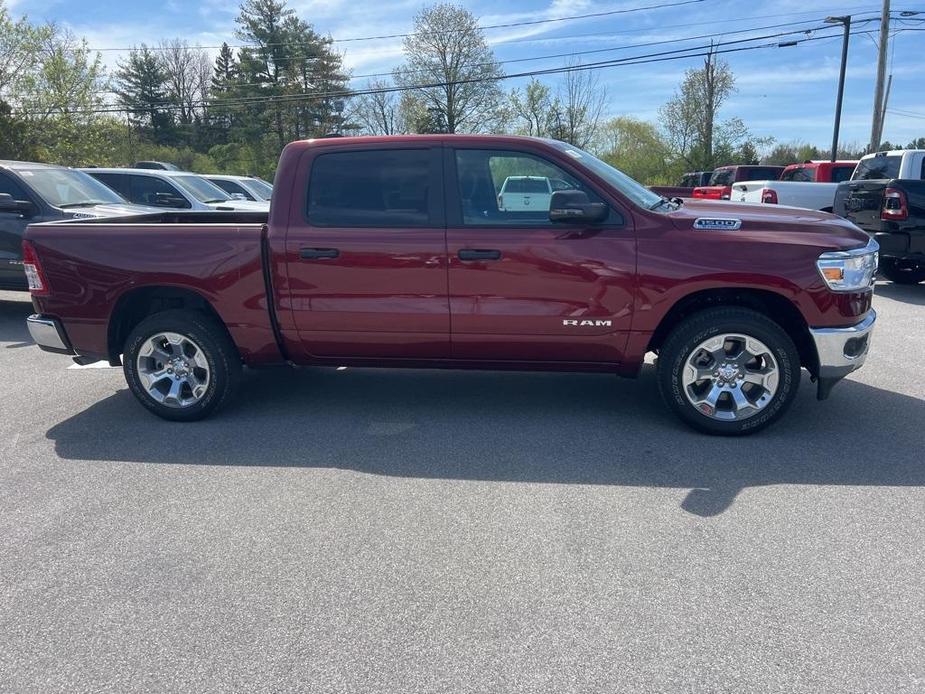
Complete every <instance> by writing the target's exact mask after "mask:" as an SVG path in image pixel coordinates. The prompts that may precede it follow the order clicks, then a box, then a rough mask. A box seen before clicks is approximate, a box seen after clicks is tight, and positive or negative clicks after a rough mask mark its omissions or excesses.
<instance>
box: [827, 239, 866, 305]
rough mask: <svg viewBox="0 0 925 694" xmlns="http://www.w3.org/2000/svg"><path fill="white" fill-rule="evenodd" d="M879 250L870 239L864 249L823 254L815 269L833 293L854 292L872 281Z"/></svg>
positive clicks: (864, 287)
mask: <svg viewBox="0 0 925 694" xmlns="http://www.w3.org/2000/svg"><path fill="white" fill-rule="evenodd" d="M879 250H880V246H879V244H878V243H877V242H876V241H874V240H873V239H871V240H870V243H868V244H867V245H866V246H865V247H864V248H856V249H854V250H851V251H830V252H828V253H823V254H822V255H820V256H819V260H817V261H816V267H817V268H819V274H820V275H822V279H824V280H825V283H826V284H827V285H829V289H831V290H832V291H833V292H856V291H858V290H861V289H867V287H869V286H870V285H871V282H873V281H874V273H876V272H877V259H878V256H879V253H878V251H879Z"/></svg>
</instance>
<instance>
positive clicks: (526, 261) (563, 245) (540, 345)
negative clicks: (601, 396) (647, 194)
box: [445, 147, 636, 363]
mask: <svg viewBox="0 0 925 694" xmlns="http://www.w3.org/2000/svg"><path fill="white" fill-rule="evenodd" d="M575 155H576V156H580V154H579V153H578V152H577V151H576V153H575ZM445 161H446V171H447V172H448V173H447V177H448V196H447V221H448V226H447V256H448V260H449V295H450V318H451V324H452V329H451V340H452V354H453V357H454V358H457V359H479V360H498V361H518V362H524V361H541V362H602V363H603V362H607V363H619V362H620V361H622V357H623V350H624V348H625V345H626V340H627V337H628V333H629V330H630V321H631V319H632V308H633V286H634V278H635V266H636V244H635V239H634V236H633V230H632V225H631V218H630V217H629V215H628V214H627V213H626V212H625V211H621V210H619V209H617V207H616V206H615V205H614V204H613V203H612V202H611V203H610V206H611V212H610V216H609V218H608V219H607V220H606V221H605V222H602V223H600V224H596V225H570V224H562V223H553V222H551V221H550V220H549V202H550V196H545V197H544V198H543V199H542V203H543V204H542V205H539V206H532V202H533V201H534V200H539V199H540V196H535V197H534V198H531V206H527V205H524V204H522V203H523V201H522V200H520V199H513V200H512V202H510V203H509V200H508V199H509V198H510V197H511V196H509V195H501V191H502V190H503V189H505V184H507V188H508V189H510V188H511V187H512V184H516V186H520V185H523V182H524V181H529V182H531V185H537V186H539V185H542V186H543V187H544V188H546V189H548V190H551V191H556V190H565V189H579V190H583V191H584V192H586V193H587V194H588V196H589V198H591V200H592V201H604V198H603V196H601V195H600V194H599V193H598V192H597V191H595V190H594V189H593V188H592V187H591V186H590V185H589V184H587V183H586V182H585V181H584V180H583V179H582V178H581V175H580V173H579V171H578V170H576V169H575V168H573V167H569V166H568V165H567V164H565V163H556V162H553V161H550V160H549V159H548V158H545V157H543V156H542V155H538V154H534V153H530V152H528V151H513V150H487V149H467V148H462V147H457V148H455V149H448V150H447V155H446V160H445Z"/></svg>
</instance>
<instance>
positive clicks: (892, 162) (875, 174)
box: [851, 154, 902, 181]
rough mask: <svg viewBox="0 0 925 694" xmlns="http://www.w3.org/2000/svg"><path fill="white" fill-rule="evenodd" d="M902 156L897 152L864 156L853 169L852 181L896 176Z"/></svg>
mask: <svg viewBox="0 0 925 694" xmlns="http://www.w3.org/2000/svg"><path fill="white" fill-rule="evenodd" d="M901 162H902V157H901V156H900V155H898V154H889V155H887V154H878V155H876V156H873V157H864V158H863V159H861V161H859V162H858V167H857V168H856V169H855V170H854V175H853V176H852V177H851V180H852V181H866V180H878V179H884V178H897V177H898V176H899V165H900V163H901Z"/></svg>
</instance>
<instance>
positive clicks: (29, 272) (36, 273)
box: [22, 240, 48, 294]
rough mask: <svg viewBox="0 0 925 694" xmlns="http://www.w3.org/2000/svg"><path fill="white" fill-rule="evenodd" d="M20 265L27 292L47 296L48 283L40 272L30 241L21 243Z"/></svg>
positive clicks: (40, 267) (36, 255)
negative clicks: (27, 287) (24, 277)
mask: <svg viewBox="0 0 925 694" xmlns="http://www.w3.org/2000/svg"><path fill="white" fill-rule="evenodd" d="M22 265H23V270H25V271H26V280H27V281H28V282H29V291H30V292H32V293H33V294H47V293H48V282H46V281H45V273H43V272H42V266H41V264H39V256H38V254H37V253H36V252H35V247H34V246H33V245H32V242H31V241H25V240H24V241H23V242H22Z"/></svg>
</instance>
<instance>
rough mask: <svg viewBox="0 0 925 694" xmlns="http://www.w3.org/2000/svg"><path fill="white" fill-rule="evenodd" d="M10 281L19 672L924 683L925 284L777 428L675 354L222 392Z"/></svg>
mask: <svg viewBox="0 0 925 694" xmlns="http://www.w3.org/2000/svg"><path fill="white" fill-rule="evenodd" d="M25 299H26V297H25V296H23V295H18V294H15V293H10V292H6V293H0V404H2V412H3V416H2V418H0V537H2V541H0V690H2V691H16V692H27V691H34V692H51V691H65V690H68V691H91V690H92V691H113V692H128V691H153V690H171V691H184V692H201V691H285V690H295V689H301V690H309V691H313V692H348V691H351V692H352V691H357V692H361V691H362V692H466V691H479V692H541V691H542V692H557V693H559V692H573V691H575V692H578V691H582V692H583V691H589V692H590V691H602V692H617V691H626V692H649V691H652V692H668V691H671V692H861V691H864V692H896V693H898V692H921V691H925V581H923V576H925V543H923V542H922V538H923V537H925V452H923V451H925V286H916V287H900V286H894V285H892V284H889V283H881V284H880V285H878V287H877V297H876V299H875V306H876V308H877V310H878V312H879V314H880V321H879V325H878V330H877V332H876V333H875V337H874V346H873V354H872V355H871V357H870V359H869V360H868V363H867V365H866V366H865V367H864V368H863V369H862V370H861V371H859V372H857V373H856V374H854V375H852V376H851V377H850V378H849V379H848V380H847V381H845V382H844V383H842V384H840V385H839V386H838V387H837V388H836V389H835V391H834V392H833V394H832V397H831V399H830V400H829V401H827V402H824V403H817V402H816V401H815V393H814V388H813V387H812V384H810V383H809V380H808V377H806V378H805V379H804V382H803V387H802V389H801V392H800V394H799V396H798V399H797V402H796V403H795V406H794V408H793V409H792V410H791V412H790V413H789V415H788V416H787V417H786V418H785V419H784V420H783V421H781V422H780V423H778V425H776V426H775V427H774V428H772V429H771V430H769V431H767V432H764V433H762V434H759V435H757V436H755V437H752V438H748V439H716V438H709V437H705V436H702V435H698V434H696V433H693V432H691V431H689V430H688V429H686V428H685V427H684V426H683V425H681V424H680V423H678V422H677V421H676V420H675V419H674V418H673V417H672V416H671V415H670V414H669V413H668V412H667V410H666V409H665V408H663V407H662V405H661V403H660V401H659V398H658V395H657V393H656V390H655V383H654V378H653V371H652V368H651V367H647V369H646V370H645V371H644V373H643V374H642V376H641V377H640V378H639V379H638V380H636V381H629V380H620V379H617V378H615V377H609V376H599V375H568V374H503V373H481V372H479V373H457V372H438V371H422V372H409V371H394V372H388V371H366V370H356V369H348V370H344V371H332V370H313V369H305V370H300V371H291V370H289V369H278V370H273V371H269V372H264V373H261V374H250V375H248V377H247V378H246V380H245V383H244V386H243V388H242V391H241V393H240V396H239V397H238V398H237V400H236V402H235V403H234V404H233V405H232V406H231V407H229V408H228V409H226V410H225V411H223V413H222V414H221V415H220V416H218V417H216V418H214V419H212V420H209V421H206V422H202V423H198V424H194V425H184V424H172V423H167V422H164V421H160V420H158V419H155V418H154V417H153V416H151V415H149V414H147V413H146V412H145V411H143V410H142V408H141V407H140V406H139V405H137V404H136V403H135V401H134V400H133V398H132V397H131V396H130V394H129V393H128V391H127V390H126V387H125V384H124V382H123V379H122V374H121V371H120V370H117V369H93V368H69V366H70V365H71V362H70V360H69V359H68V358H67V357H60V356H55V355H51V354H46V353H43V352H40V351H39V350H38V349H37V348H35V347H34V346H32V345H31V344H30V340H29V337H28V333H27V332H26V329H25V325H24V322H23V321H24V318H25V317H26V315H27V314H28V313H29V312H30V308H31V306H30V304H29V303H28V302H27V301H26V300H25Z"/></svg>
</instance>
